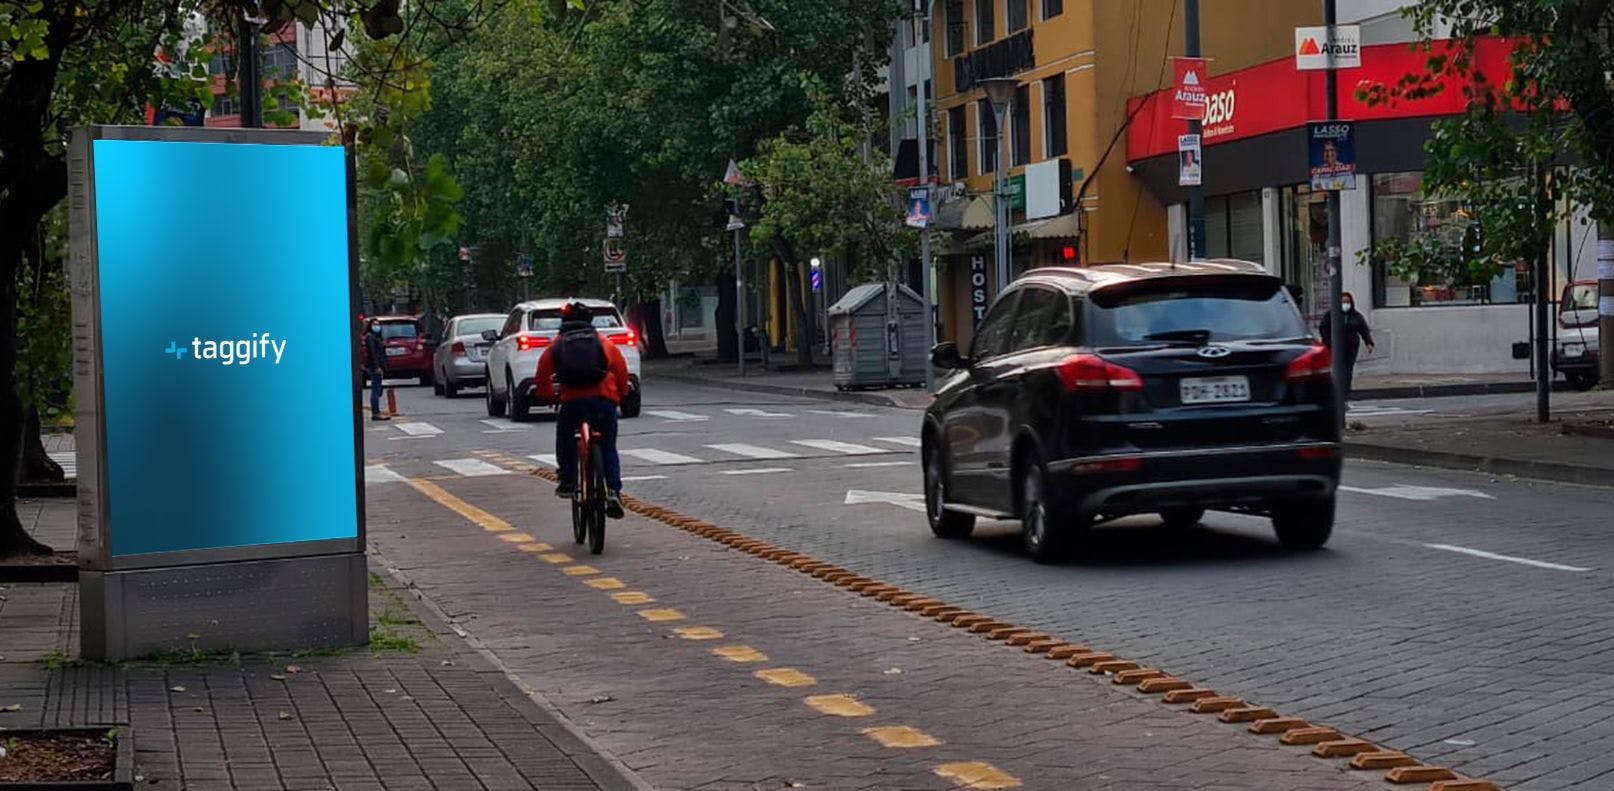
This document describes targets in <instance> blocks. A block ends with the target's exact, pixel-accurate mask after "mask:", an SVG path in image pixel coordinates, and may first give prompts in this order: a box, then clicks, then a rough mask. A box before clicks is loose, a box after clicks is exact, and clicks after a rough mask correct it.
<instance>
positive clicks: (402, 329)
mask: <svg viewBox="0 0 1614 791" xmlns="http://www.w3.org/2000/svg"><path fill="white" fill-rule="evenodd" d="M419 334H420V328H418V327H416V326H415V323H414V322H412V321H383V322H381V337H382V338H385V339H386V340H389V341H390V340H396V339H399V338H403V339H405V340H412V339H414V337H415V336H417V335H419Z"/></svg>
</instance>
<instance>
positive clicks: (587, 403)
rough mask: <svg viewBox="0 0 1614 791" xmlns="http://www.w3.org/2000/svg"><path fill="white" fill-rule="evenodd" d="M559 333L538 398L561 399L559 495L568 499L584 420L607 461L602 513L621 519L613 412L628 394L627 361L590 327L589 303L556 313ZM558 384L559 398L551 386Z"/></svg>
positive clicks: (542, 370) (544, 363) (542, 362)
mask: <svg viewBox="0 0 1614 791" xmlns="http://www.w3.org/2000/svg"><path fill="white" fill-rule="evenodd" d="M560 316H561V325H560V334H559V335H557V336H556V337H555V342H554V343H553V344H552V345H550V347H549V348H548V349H545V350H544V353H543V355H542V356H540V357H539V358H538V380H537V388H538V399H539V400H540V401H544V402H548V403H553V402H555V401H556V400H559V401H560V412H559V414H558V415H557V417H556V419H555V461H556V463H557V465H558V466H559V467H560V470H559V472H560V486H559V487H558V488H556V489H555V494H556V495H557V496H559V497H563V498H570V497H571V496H572V495H573V494H574V492H575V489H576V482H577V461H578V460H577V441H576V439H575V438H574V435H575V434H576V433H577V431H578V429H579V428H581V427H582V425H583V422H584V421H588V423H589V425H591V426H593V427H594V431H595V432H596V433H595V435H594V436H595V442H596V443H598V446H599V448H600V455H601V458H602V460H603V461H604V462H605V485H606V489H607V490H608V491H607V494H606V503H605V513H606V515H607V516H609V517H611V518H612V519H621V518H622V462H621V460H620V459H619V458H618V457H617V453H616V430H617V420H616V410H617V407H618V406H619V405H621V403H622V395H623V394H624V393H626V392H628V362H627V360H626V359H624V358H623V357H622V352H621V351H619V350H618V349H617V348H616V344H612V343H606V342H605V341H603V340H602V339H601V338H600V334H599V332H598V331H597V330H595V329H594V317H593V314H592V312H591V311H590V310H589V308H588V306H587V305H584V304H583V303H581V302H578V301H576V300H573V301H571V302H568V303H566V304H565V305H564V306H562V307H561V309H560ZM557 381H558V382H559V383H560V394H559V397H558V399H557V397H556V394H555V383H556V382H557Z"/></svg>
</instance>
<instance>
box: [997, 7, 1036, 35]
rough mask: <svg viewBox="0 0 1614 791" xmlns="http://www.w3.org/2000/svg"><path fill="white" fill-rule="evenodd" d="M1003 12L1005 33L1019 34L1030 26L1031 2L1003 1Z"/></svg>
mask: <svg viewBox="0 0 1614 791" xmlns="http://www.w3.org/2000/svg"><path fill="white" fill-rule="evenodd" d="M1003 12H1004V13H1003V16H1004V20H1003V26H1004V28H1005V30H1004V32H1006V33H1019V32H1020V31H1022V30H1025V29H1026V28H1027V27H1029V26H1030V25H1031V0H1004V7H1003Z"/></svg>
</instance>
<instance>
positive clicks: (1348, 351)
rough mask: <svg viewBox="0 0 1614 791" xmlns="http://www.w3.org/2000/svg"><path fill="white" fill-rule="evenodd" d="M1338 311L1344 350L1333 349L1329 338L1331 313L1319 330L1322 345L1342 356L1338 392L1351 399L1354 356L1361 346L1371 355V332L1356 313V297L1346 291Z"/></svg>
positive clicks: (1324, 318)
mask: <svg viewBox="0 0 1614 791" xmlns="http://www.w3.org/2000/svg"><path fill="white" fill-rule="evenodd" d="M1339 309H1340V311H1341V312H1342V313H1343V317H1342V318H1341V320H1340V323H1341V326H1343V327H1344V328H1345V346H1344V349H1343V350H1340V349H1336V348H1335V347H1334V340H1333V338H1332V337H1331V336H1332V334H1333V318H1334V317H1333V315H1332V313H1330V315H1327V316H1324V317H1323V321H1322V327H1321V329H1322V333H1323V345H1325V346H1327V347H1328V348H1329V349H1331V350H1333V353H1334V354H1336V355H1343V357H1341V364H1340V367H1339V368H1340V372H1341V373H1342V374H1343V376H1344V379H1343V380H1341V381H1340V383H1339V385H1340V387H1339V391H1340V394H1341V396H1342V397H1344V398H1347V399H1349V398H1350V397H1351V378H1352V376H1353V374H1354V373H1355V372H1356V355H1358V354H1360V353H1361V350H1362V346H1363V344H1366V345H1367V351H1368V354H1372V353H1373V330H1372V328H1370V327H1368V326H1367V319H1365V318H1362V314H1361V313H1359V312H1357V310H1356V297H1353V296H1351V292H1349V291H1347V292H1345V293H1344V295H1342V296H1341V297H1340V301H1339Z"/></svg>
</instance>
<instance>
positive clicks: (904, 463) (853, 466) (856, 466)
mask: <svg viewBox="0 0 1614 791" xmlns="http://www.w3.org/2000/svg"><path fill="white" fill-rule="evenodd" d="M910 464H913V462H911V461H861V462H858V463H856V464H848V465H846V468H847V469H850V470H858V469H867V468H869V467H906V466H908V465H910Z"/></svg>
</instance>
